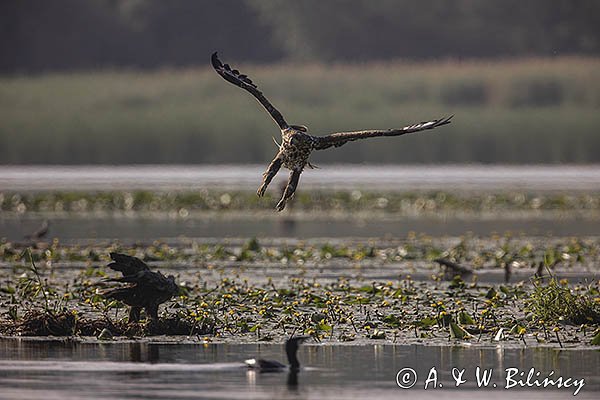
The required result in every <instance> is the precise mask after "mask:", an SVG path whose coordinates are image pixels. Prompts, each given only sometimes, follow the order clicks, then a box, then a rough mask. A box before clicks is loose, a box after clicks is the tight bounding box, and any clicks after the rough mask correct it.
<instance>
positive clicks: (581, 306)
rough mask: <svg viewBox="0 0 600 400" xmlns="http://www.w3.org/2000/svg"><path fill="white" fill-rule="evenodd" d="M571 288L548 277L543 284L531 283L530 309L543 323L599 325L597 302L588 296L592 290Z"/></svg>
mask: <svg viewBox="0 0 600 400" xmlns="http://www.w3.org/2000/svg"><path fill="white" fill-rule="evenodd" d="M581 289H582V288H579V289H578V290H573V289H572V288H570V287H569V284H568V283H567V282H566V281H565V282H559V281H558V279H556V278H555V277H551V278H550V279H549V280H548V282H547V283H543V282H540V281H536V282H535V286H534V290H533V292H532V293H531V296H530V299H529V303H528V304H529V308H530V309H531V312H532V313H533V314H534V315H535V316H536V318H537V319H538V320H540V321H545V322H546V323H561V322H564V323H570V324H575V325H582V324H593V325H598V324H600V303H599V302H598V301H597V299H596V300H595V299H594V298H593V297H592V295H593V294H594V293H595V294H596V295H598V293H597V291H596V290H595V289H591V288H586V290H581Z"/></svg>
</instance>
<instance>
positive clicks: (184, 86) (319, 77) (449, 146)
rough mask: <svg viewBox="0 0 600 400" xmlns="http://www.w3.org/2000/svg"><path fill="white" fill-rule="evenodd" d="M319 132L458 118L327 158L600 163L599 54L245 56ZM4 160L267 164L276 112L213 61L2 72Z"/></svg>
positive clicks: (271, 91)
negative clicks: (310, 59) (364, 60)
mask: <svg viewBox="0 0 600 400" xmlns="http://www.w3.org/2000/svg"><path fill="white" fill-rule="evenodd" d="M239 67H240V68H241V70H242V71H244V72H245V73H248V74H250V75H251V76H252V78H254V80H255V81H256V82H258V83H259V84H260V87H261V89H262V90H263V91H264V92H265V94H267V95H268V97H269V98H270V99H271V100H272V101H273V102H274V103H275V104H276V105H277V106H278V107H279V108H280V109H281V111H282V112H283V113H284V115H286V117H287V119H288V121H290V122H291V123H302V124H307V125H308V126H309V129H310V131H311V132H312V133H315V134H324V133H327V132H330V131H339V130H356V129H366V128H388V127H395V126H398V125H399V124H406V123H412V122H415V121H420V120H424V119H428V118H434V117H441V116H444V115H449V114H455V115H456V117H455V119H454V121H453V124H451V125H449V126H447V127H444V131H443V132H441V131H440V132H436V133H432V134H428V135H427V139H423V138H422V137H421V138H419V136H420V135H418V136H415V137H407V138H405V139H403V140H402V141H393V140H373V141H369V142H368V143H364V144H352V145H349V146H346V147H344V149H343V150H338V151H329V152H323V153H321V154H316V155H315V157H314V158H315V161H317V162H322V161H324V162H332V161H335V162H364V161H369V162H380V163H381V162H385V163H399V162H404V163H406V162H448V161H450V162H508V163H513V162H514V163H544V162H546V163H557V162H575V163H590V162H598V161H600V159H599V158H598V157H599V156H598V154H599V152H598V148H599V146H600V142H599V140H600V139H598V135H597V132H598V127H599V126H600V114H599V113H598V107H600V73H599V72H598V71H600V61H599V60H598V59H595V58H553V59H524V60H516V61H515V60H511V61H497V62H494V63H490V62H476V61H469V62H436V63H401V62H394V63H384V64H360V65H292V64H289V65H275V66H251V65H240V66H239ZM0 104H1V105H2V107H0V121H1V122H0V143H2V146H0V163H67V164H78V163H83V164H88V163H183V162H186V163H189V162H191V163H215V162H230V163H231V162H234V163H240V162H242V163H246V162H264V161H265V160H268V159H270V157H271V156H272V153H273V150H274V149H273V143H272V141H271V139H270V136H272V135H277V134H278V132H277V130H276V129H275V127H274V125H273V123H272V121H271V120H270V119H269V118H268V116H267V115H266V113H264V111H262V110H261V109H260V108H259V106H258V105H257V104H256V102H255V101H254V100H253V99H252V98H251V96H249V95H248V94H247V93H243V92H241V91H240V90H239V89H236V88H234V87H231V86H228V85H226V84H225V83H223V82H222V81H221V80H219V79H218V77H217V76H216V75H215V74H214V72H213V71H212V70H211V69H209V68H208V67H207V68H199V69H187V70H162V71H155V72H141V71H98V72H90V73H74V74H51V75H42V76H35V77H3V78H0Z"/></svg>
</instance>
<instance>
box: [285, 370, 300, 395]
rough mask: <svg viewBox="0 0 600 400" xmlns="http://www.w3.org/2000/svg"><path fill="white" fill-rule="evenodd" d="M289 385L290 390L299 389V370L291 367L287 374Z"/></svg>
mask: <svg viewBox="0 0 600 400" xmlns="http://www.w3.org/2000/svg"><path fill="white" fill-rule="evenodd" d="M287 387H288V390H290V391H294V392H295V391H297V390H298V370H296V369H290V370H289V372H288V376H287Z"/></svg>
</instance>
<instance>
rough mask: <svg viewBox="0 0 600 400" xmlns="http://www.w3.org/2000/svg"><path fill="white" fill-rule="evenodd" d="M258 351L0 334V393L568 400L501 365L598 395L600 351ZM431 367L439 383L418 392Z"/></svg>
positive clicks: (270, 347) (311, 347)
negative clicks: (293, 362)
mask: <svg viewBox="0 0 600 400" xmlns="http://www.w3.org/2000/svg"><path fill="white" fill-rule="evenodd" d="M257 354H259V355H260V356H261V357H264V358H275V359H277V358H281V357H282V356H283V354H284V348H283V345H278V344H246V345H232V344H208V345H198V344H195V345H193V344H182V345H176V344H149V343H143V342H131V343H102V344H84V343H76V342H75V343H74V342H67V341H65V342H58V341H57V342H50V343H49V342H31V341H22V340H15V339H10V340H9V339H2V340H0V393H2V394H3V396H1V397H3V398H24V399H27V398H31V399H33V398H40V397H39V396H40V395H41V394H42V393H43V397H44V398H48V399H54V398H56V399H59V398H60V399H65V398H69V399H71V398H73V399H79V398H86V399H88V398H93V399H106V398H115V397H118V398H138V399H139V398H174V397H177V398H184V399H187V398H244V399H247V398H269V399H270V398H284V399H285V398H325V397H326V398H328V399H330V398H366V397H372V398H398V397H400V396H403V395H407V394H410V396H411V397H421V398H433V397H439V396H440V395H442V396H444V395H453V396H456V397H461V398H478V397H481V396H483V395H485V396H494V395H495V396H496V397H503V398H511V397H512V398H514V397H517V396H518V397H520V398H536V397H541V396H543V397H546V398H566V397H571V396H572V394H573V391H572V389H571V388H563V389H557V388H552V389H545V390H543V389H539V388H533V389H531V388H522V389H513V390H503V389H502V388H501V386H502V385H503V381H502V375H503V373H504V370H505V369H506V368H519V370H521V371H528V370H529V369H530V368H532V367H533V368H535V370H536V371H539V372H540V375H541V377H542V378H543V377H544V376H547V375H548V374H549V373H550V372H551V371H554V376H559V375H560V376H563V377H574V378H584V379H585V386H584V388H583V389H582V391H581V392H580V393H579V394H578V396H577V397H578V398H582V397H583V398H597V397H598V394H599V391H600V353H599V352H598V351H594V350H558V349H550V348H496V347H489V348H472V347H463V346H421V345H410V346H405V345H336V346H330V345H317V344H314V343H311V344H308V345H305V346H303V347H301V348H300V350H299V358H300V359H301V360H302V364H303V366H306V367H305V368H303V369H302V370H301V371H300V372H299V373H298V374H296V373H260V372H256V371H249V370H247V369H245V367H244V365H243V363H242V360H244V359H246V358H250V357H254V356H256V355H257ZM477 366H479V367H481V368H482V369H490V368H492V369H493V380H494V382H496V383H498V388H497V389H493V388H491V387H490V388H489V389H487V391H486V392H482V390H483V389H478V388H477V385H476V383H475V376H474V374H475V368H476V367H477ZM432 367H435V368H436V371H437V374H438V380H439V383H443V387H442V388H438V389H435V390H431V389H429V390H423V387H424V381H425V379H426V377H427V376H428V374H429V373H430V371H431V368H432ZM403 368H413V369H414V370H415V372H416V374H417V376H418V380H417V384H416V385H415V386H414V387H413V388H412V389H410V391H409V392H406V391H403V390H402V389H400V388H398V387H397V385H396V382H395V376H396V373H397V372H398V371H399V370H401V369H403ZM453 368H458V369H465V373H464V377H465V378H466V379H467V380H468V382H467V383H465V384H464V385H462V386H461V387H459V388H455V387H454V384H453V383H454V380H453V377H452V369H453Z"/></svg>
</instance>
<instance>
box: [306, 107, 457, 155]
mask: <svg viewBox="0 0 600 400" xmlns="http://www.w3.org/2000/svg"><path fill="white" fill-rule="evenodd" d="M452 117H453V115H451V116H449V117H446V118H440V119H436V120H433V121H429V122H420V123H418V124H413V125H409V126H406V127H404V128H401V129H388V130H370V131H356V132H337V133H332V134H330V135H327V136H314V138H315V139H316V144H315V146H314V148H315V150H324V149H328V148H330V147H332V146H335V147H340V146H342V145H344V144H346V143H348V142H351V141H354V140H358V139H367V138H372V137H379V136H401V135H406V134H407V133H414V132H421V131H424V130H427V129H433V128H437V127H438V126H442V125H446V124H449V123H450V120H451V119H452Z"/></svg>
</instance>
